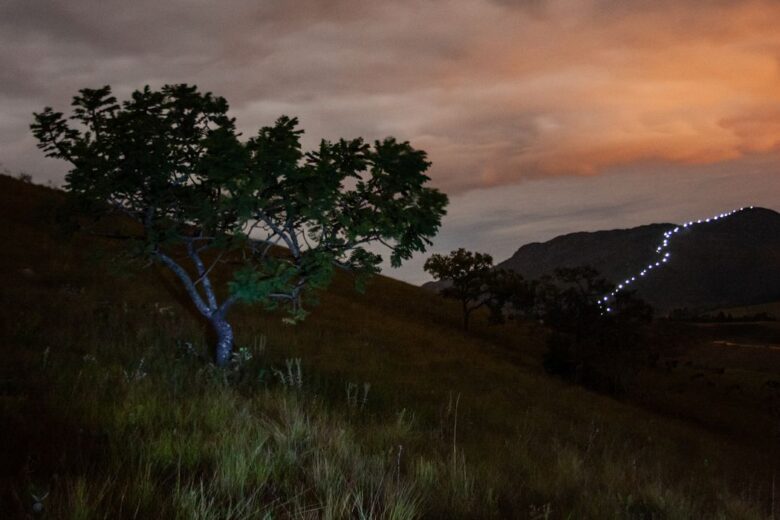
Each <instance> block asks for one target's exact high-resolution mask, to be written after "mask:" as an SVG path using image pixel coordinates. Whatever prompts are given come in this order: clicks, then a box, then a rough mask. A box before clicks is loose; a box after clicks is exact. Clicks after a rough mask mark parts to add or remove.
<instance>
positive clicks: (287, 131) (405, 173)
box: [32, 85, 447, 366]
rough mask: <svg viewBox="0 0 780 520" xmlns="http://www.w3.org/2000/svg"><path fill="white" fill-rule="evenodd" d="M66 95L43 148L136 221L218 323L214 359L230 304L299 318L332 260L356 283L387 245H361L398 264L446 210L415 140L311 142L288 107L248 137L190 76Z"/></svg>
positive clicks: (50, 114)
mask: <svg viewBox="0 0 780 520" xmlns="http://www.w3.org/2000/svg"><path fill="white" fill-rule="evenodd" d="M72 105H73V115H72V116H70V117H69V118H65V117H64V116H63V114H62V113H60V112H55V111H53V110H52V109H51V108H46V109H44V111H43V112H41V113H37V114H35V121H34V123H33V124H32V130H33V134H34V135H35V137H36V138H37V139H38V141H39V147H40V148H42V149H43V150H44V152H45V153H46V155H47V156H49V157H54V158H60V159H65V160H67V161H68V162H70V163H71V165H72V169H71V170H70V172H69V173H68V175H67V178H66V180H67V189H68V190H69V191H71V192H73V193H76V194H78V195H79V196H81V197H83V198H84V199H86V200H90V201H93V202H94V203H95V204H96V206H97V207H98V208H100V210H101V212H103V213H106V212H112V211H118V212H121V213H122V214H124V215H127V216H129V217H131V218H132V219H134V220H135V221H137V222H139V223H140V224H141V225H142V228H143V232H142V233H141V234H140V235H139V236H136V237H134V238H133V239H134V241H135V242H136V243H137V244H139V245H141V246H142V249H143V251H144V254H146V255H148V256H149V257H150V258H152V259H154V260H156V261H157V262H159V263H160V264H162V265H164V266H165V267H167V268H168V269H170V270H171V271H172V272H173V273H174V274H175V276H176V277H177V278H178V279H179V280H180V282H181V283H182V285H183V287H184V289H185V290H186V292H187V294H188V295H189V297H190V299H191V300H192V303H193V304H194V306H195V307H196V309H197V310H198V312H199V313H200V314H201V315H202V316H203V317H204V318H205V319H206V320H207V321H208V322H209V323H210V324H211V327H212V328H213V330H214V332H215V334H216V337H217V344H216V363H217V364H218V365H220V366H224V365H225V364H227V363H228V362H229V360H230V358H231V352H232V349H233V329H232V327H231V325H230V323H229V322H228V320H227V315H228V311H229V310H230V309H231V307H232V306H233V305H234V304H236V303H237V302H246V303H253V302H259V303H261V304H263V305H265V306H266V307H276V306H279V305H284V306H286V307H287V309H288V310H289V311H290V312H291V314H292V315H291V318H290V319H292V320H299V319H302V318H303V317H304V315H305V313H304V311H303V309H302V308H301V296H302V294H303V293H304V291H307V290H312V289H321V288H323V287H325V286H326V285H327V284H328V283H329V281H330V279H331V277H332V276H333V273H334V269H335V268H336V267H342V268H345V269H348V270H351V271H353V272H355V273H357V274H358V275H360V276H358V280H359V281H360V280H361V279H362V278H361V276H363V275H368V274H371V273H376V272H378V271H379V264H380V262H381V261H382V258H381V256H380V255H378V254H376V253H373V252H370V251H368V250H367V249H365V247H364V246H366V245H367V244H369V243H372V242H377V243H381V244H384V245H385V246H387V247H388V248H389V250H390V262H391V264H392V265H394V266H398V265H400V264H401V263H402V261H404V260H406V259H408V258H410V257H411V255H412V254H413V253H414V252H416V251H424V250H425V248H426V246H427V245H429V244H430V237H432V236H433V235H435V233H436V232H437V230H438V228H439V226H440V224H441V217H442V216H443V215H444V213H445V211H444V208H445V206H446V204H447V197H446V196H445V195H444V194H442V193H440V192H439V191H437V190H435V189H432V188H429V187H426V184H427V182H428V181H429V178H428V177H427V176H426V175H425V172H426V170H427V169H428V167H429V166H430V163H429V162H428V161H427V160H426V154H425V152H423V151H420V150H415V149H414V148H412V147H411V146H410V145H409V143H407V142H397V141H396V140H394V139H392V138H388V139H385V140H383V141H376V142H374V143H373V145H369V144H367V143H365V142H364V141H363V140H362V139H352V140H343V139H342V140H339V141H338V142H328V141H325V140H323V141H321V142H320V145H319V147H318V148H317V149H316V150H315V151H313V152H310V153H303V152H302V151H301V143H300V137H301V134H302V133H303V131H302V130H299V129H298V128H297V123H298V121H297V120H296V119H295V118H288V117H281V118H279V119H278V120H277V121H276V123H275V124H274V125H273V126H270V127H264V128H262V129H260V131H259V132H258V133H257V135H256V136H255V137H253V138H251V139H249V140H248V141H245V142H242V141H241V140H239V134H238V133H237V132H236V129H235V124H234V119H232V118H230V117H228V115H227V111H228V104H227V101H225V99H224V98H221V97H216V96H213V95H212V94H210V93H205V94H203V93H200V92H199V91H198V90H197V88H196V87H194V86H188V85H168V86H165V87H163V88H162V89H161V90H159V91H153V90H151V89H149V87H146V88H144V89H143V90H141V91H136V92H134V93H133V94H132V96H131V98H130V99H129V100H127V101H125V102H123V103H121V104H119V103H117V100H116V99H115V98H114V97H113V96H112V95H111V89H110V88H109V87H103V88H100V89H97V90H91V89H84V90H81V91H80V93H79V95H78V96H76V97H75V98H74V99H73V103H72ZM276 246H281V249H280V248H279V247H276ZM280 251H281V252H280ZM207 254H208V255H209V257H210V259H209V261H208V262H207V261H206V258H207V256H206V255H207ZM225 257H230V259H231V265H233V264H235V263H236V262H238V263H239V264H240V265H239V267H237V268H235V269H234V271H233V274H232V279H231V280H230V282H229V283H228V284H227V286H226V287H225V288H224V290H217V288H216V287H215V286H214V285H213V283H212V276H211V275H212V273H213V269H214V268H215V266H216V265H217V264H218V263H220V260H223V259H224V258H225ZM223 263H224V262H223ZM225 265H227V264H225ZM220 296H221V297H220Z"/></svg>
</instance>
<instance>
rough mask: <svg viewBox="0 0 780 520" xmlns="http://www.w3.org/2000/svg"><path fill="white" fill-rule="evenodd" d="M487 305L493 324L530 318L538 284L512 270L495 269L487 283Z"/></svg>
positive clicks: (489, 275)
mask: <svg viewBox="0 0 780 520" xmlns="http://www.w3.org/2000/svg"><path fill="white" fill-rule="evenodd" d="M485 292H486V296H485V298H486V300H485V301H486V305H487V307H488V308H489V309H490V320H491V321H492V322H493V323H504V322H505V321H506V319H507V317H510V318H518V317H528V316H529V315H531V314H532V311H533V306H534V303H535V301H536V300H535V295H536V283H535V282H534V281H528V280H526V279H525V278H523V276H522V275H521V274H520V273H517V272H515V271H512V270H511V269H501V268H495V269H493V270H492V271H491V272H490V273H489V274H488V275H487V277H486V282H485Z"/></svg>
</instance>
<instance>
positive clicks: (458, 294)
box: [424, 248, 493, 330]
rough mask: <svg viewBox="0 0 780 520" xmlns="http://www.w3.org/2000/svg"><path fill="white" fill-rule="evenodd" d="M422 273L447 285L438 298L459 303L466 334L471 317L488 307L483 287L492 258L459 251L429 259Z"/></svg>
mask: <svg viewBox="0 0 780 520" xmlns="http://www.w3.org/2000/svg"><path fill="white" fill-rule="evenodd" d="M424 269H425V270H426V271H428V272H429V273H430V274H431V276H433V277H434V279H436V280H442V281H446V282H449V284H450V285H448V286H447V287H445V288H444V289H442V290H441V292H440V294H441V295H442V296H444V297H445V298H452V299H455V300H458V301H460V303H461V309H462V311H463V330H468V329H469V317H470V316H471V313H472V312H474V311H475V310H477V309H479V308H480V307H483V306H484V305H487V303H488V301H487V296H488V294H489V293H488V287H487V283H488V277H489V276H490V273H491V270H492V269H493V257H492V256H490V255H488V254H486V253H474V252H471V251H466V250H465V249H463V248H460V249H457V250H455V251H452V252H450V254H449V255H446V256H444V255H439V254H434V255H431V256H430V257H429V258H428V259H427V260H426V261H425V265H424Z"/></svg>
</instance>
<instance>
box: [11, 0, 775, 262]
mask: <svg viewBox="0 0 780 520" xmlns="http://www.w3.org/2000/svg"><path fill="white" fill-rule="evenodd" d="M778 26H780V3H778V2H775V1H770V0H739V1H733V0H704V1H700V0H696V1H694V0H448V1H444V0H398V1H395V2H385V1H379V0H363V1H359V2H358V1H354V0H332V1H328V2H322V1H319V0H296V1H294V2H292V1H289V0H261V1H258V0H232V1H230V2H211V1H207V0H169V1H166V2H159V1H156V0H137V1H133V2H92V1H88V0H69V1H67V2H53V1H40V2H38V1H35V2H30V1H26V0H5V1H4V2H2V3H0V113H2V114H3V118H1V119H0V162H2V163H3V164H4V166H6V167H8V168H10V169H11V170H17V171H18V170H26V171H28V172H31V173H32V174H33V175H34V176H35V178H36V179H38V180H47V179H51V180H54V181H57V182H59V181H61V180H62V178H63V175H64V173H65V171H66V169H67V166H66V165H65V164H62V163H59V162H56V161H52V160H48V159H45V158H44V157H43V156H42V154H41V153H40V151H38V150H36V149H35V143H34V140H33V139H32V137H31V136H30V133H29V128H28V126H29V123H30V122H31V119H32V112H33V111H36V110H41V109H42V108H43V107H44V106H47V105H51V106H54V107H56V108H58V109H60V110H64V109H67V106H68V103H69V102H70V99H71V97H72V96H73V95H74V94H75V93H76V92H77V90H78V89H79V88H83V87H97V86H102V85H104V84H111V85H112V86H114V90H115V92H116V93H117V95H118V96H119V97H125V96H127V95H128V94H129V93H130V92H131V91H132V90H133V89H136V88H140V87H142V86H143V85H145V84H150V85H152V86H161V85H162V84H164V83H177V82H187V83H194V84H197V85H199V86H200V87H201V88H202V89H204V90H210V91H213V92H215V93H217V94H219V95H223V96H225V97H226V98H227V99H228V100H229V101H230V103H231V110H232V113H233V115H234V116H235V117H236V118H237V120H238V125H239V128H240V129H241V130H242V131H243V132H244V134H245V135H251V134H254V132H255V131H256V130H257V129H258V128H259V127H260V126H262V125H266V124H269V123H271V122H272V121H273V120H274V119H276V118H277V117H278V116H279V115H281V114H283V113H284V114H288V115H295V116H298V117H299V118H300V119H301V122H302V125H303V127H304V128H305V129H306V135H305V144H306V145H307V146H308V147H313V146H315V145H316V143H317V141H318V140H319V139H320V138H328V139H334V138H338V137H341V136H344V137H354V136H363V137H366V138H367V139H378V138H382V137H385V136H387V135H394V136H396V137H398V138H400V139H404V140H410V141H411V142H412V144H413V145H415V146H417V147H419V148H422V149H424V150H426V151H427V152H428V153H429V157H430V159H431V160H432V161H433V167H432V170H431V176H432V177H433V181H434V183H435V184H436V185H437V186H438V187H441V188H442V189H444V190H445V191H447V192H448V193H450V194H451V195H454V197H453V203H452V206H451V210H450V215H451V216H450V217H449V218H450V220H448V223H449V224H448V226H455V227H454V228H453V229H461V230H462V232H460V231H459V232H458V233H459V235H456V234H448V233H449V232H446V233H445V235H444V238H442V240H443V241H444V242H443V243H453V244H454V243H455V242H457V240H455V238H456V237H460V238H459V239H458V240H460V244H461V245H467V240H466V238H465V237H466V234H467V233H473V234H479V235H480V236H486V237H490V238H491V239H493V240H504V239H505V240H507V241H510V242H511V241H512V240H515V241H516V240H518V239H517V238H514V239H513V238H511V236H512V234H513V233H517V234H518V237H519V236H522V237H533V236H536V235H537V234H540V233H541V234H543V233H542V232H543V230H550V231H551V230H563V223H564V222H565V221H567V219H569V220H568V222H569V223H570V224H569V225H571V222H572V220H571V219H574V221H575V222H578V221H579V220H578V219H585V218H586V217H585V216H583V214H581V213H578V212H577V211H580V210H576V211H574V210H572V211H570V210H569V209H567V208H564V207H560V206H556V205H555V204H552V205H549V207H551V208H558V209H557V210H555V211H552V212H550V211H537V210H533V211H530V210H529V211H530V212H529V211H525V212H523V211H519V212H518V211H515V210H514V208H515V207H516V206H517V207H520V206H523V207H526V208H528V207H535V205H536V204H537V203H539V200H542V202H541V204H542V205H543V206H544V205H545V202H544V197H545V195H544V193H543V191H541V190H542V188H544V189H547V190H553V191H555V190H560V193H558V192H556V193H555V194H553V195H550V196H551V197H552V198H553V199H554V200H556V201H560V204H563V201H564V200H566V199H567V197H568V198H570V199H571V198H573V197H576V196H577V194H578V193H579V192H582V191H583V190H585V191H587V190H586V188H585V187H586V186H598V187H600V188H599V189H602V190H607V193H601V192H599V193H596V192H592V191H588V193H591V195H590V196H591V197H592V199H593V200H594V201H596V202H594V204H595V205H594V206H593V211H595V212H598V211H601V212H602V213H604V214H608V213H609V214H611V213H610V212H614V211H623V212H625V211H626V208H627V207H629V206H630V207H633V208H638V207H640V206H642V204H645V203H644V202H642V201H643V200H644V198H645V197H644V195H640V196H637V195H636V193H634V191H632V187H633V190H651V192H652V189H651V188H652V187H653V186H654V184H653V182H654V179H656V178H668V177H665V176H664V175H671V174H669V173H668V172H674V174H673V175H674V176H676V177H678V178H680V179H688V180H690V183H689V184H685V186H688V188H685V189H694V187H693V186H695V185H696V184H695V183H694V181H693V180H691V179H694V178H697V177H698V176H703V178H705V179H707V178H714V177H713V176H715V175H716V173H714V172H724V171H726V170H724V168H726V167H728V170H727V173H725V174H724V175H727V176H728V178H730V179H733V178H740V177H743V178H747V177H748V176H749V175H752V174H751V173H750V172H753V171H754V170H755V164H756V162H757V161H759V162H760V163H761V165H762V166H761V171H762V172H763V173H762V175H763V177H761V179H762V183H763V184H765V185H762V184H755V185H753V187H752V188H750V185H749V184H747V185H746V188H745V190H748V191H745V190H742V191H740V192H739V195H740V197H743V198H744V197H746V196H747V195H749V189H753V190H754V192H755V196H756V197H759V198H760V197H761V196H764V194H765V193H767V192H768V193H773V192H774V193H775V194H778V192H780V186H778V181H777V180H775V184H774V185H773V186H771V184H772V182H771V181H772V179H778V177H777V169H778V166H780V147H778V143H780V88H778V86H779V85H780V67H779V65H780V32H778V31H777V27H778ZM662 172H667V173H662ZM772 172H774V177H773V176H772V175H773V173H772ZM751 178H753V179H755V177H751ZM604 179H611V180H610V181H609V182H605V181H604ZM617 179H625V180H622V181H620V182H618V181H617ZM629 180H631V181H630V182H629ZM686 182H687V181H686ZM696 182H698V181H696ZM617 185H620V186H621V188H620V189H619V190H616V191H615V193H614V200H613V197H612V195H610V193H611V192H610V190H611V189H612V187H613V186H617ZM529 186H534V187H535V188H534V189H533V190H531V189H530V188H529ZM526 189H528V190H530V191H531V192H533V193H535V194H536V195H535V198H532V199H530V200H529V199H527V198H525V197H523V196H521V195H518V194H522V193H524V191H525V190H526ZM536 190H540V191H536ZM509 193H511V194H514V195H513V197H514V199H511V198H506V196H505V194H509ZM652 193H653V196H652V197H651V199H652V201H651V202H648V203H647V204H651V205H652V204H655V205H659V206H663V205H664V203H665V202H664V200H663V198H662V194H661V193H658V192H652ZM713 196H714V195H713ZM513 200H514V202H513ZM719 200H720V199H719ZM493 201H500V204H498V205H495V207H494V204H493ZM474 204H476V205H477V206H479V208H481V209H479V211H477V209H474V208H476V206H473V205H474ZM513 204H514V206H513ZM626 204H628V205H629V206H626ZM697 204H699V206H701V207H703V206H702V204H703V202H701V201H699V202H697ZM468 208H472V209H468ZM610 208H612V209H610ZM716 209H717V208H716ZM493 210H494V211H495V212H494V213H491V211H493ZM556 211H557V212H556ZM458 219H465V221H468V222H469V224H468V225H466V226H465V227H462V228H458V227H457V226H458V224H457V222H458ZM587 220H588V221H589V222H593V224H594V225H596V223H597V222H598V221H597V220H593V219H592V218H590V217H588V218H587ZM629 220H630V219H626V220H625V222H626V223H628V222H629ZM518 226H519V227H518ZM523 226H526V227H525V228H524V227H523ZM531 230H536V231H535V232H531ZM501 237H505V238H501ZM479 243H481V242H479ZM518 245H519V244H518ZM513 247H514V246H513Z"/></svg>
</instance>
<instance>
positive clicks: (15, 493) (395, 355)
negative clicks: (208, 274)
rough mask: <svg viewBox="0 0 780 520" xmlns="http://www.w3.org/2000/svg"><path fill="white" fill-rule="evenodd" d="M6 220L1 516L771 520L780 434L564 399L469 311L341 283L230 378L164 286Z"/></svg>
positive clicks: (54, 203) (636, 403)
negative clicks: (465, 326)
mask: <svg viewBox="0 0 780 520" xmlns="http://www.w3.org/2000/svg"><path fill="white" fill-rule="evenodd" d="M0 199H1V200H0V239H2V243H4V244H8V245H9V246H8V247H6V250H5V251H4V255H3V257H2V260H0V283H2V287H3V290H2V292H0V302H2V308H3V313H2V317H0V320H1V321H0V326H1V328H0V332H1V333H2V334H1V335H0V337H1V338H2V343H1V345H2V346H1V347H0V348H1V349H2V356H3V363H2V364H0V446H1V448H0V500H2V502H1V503H0V506H2V507H3V512H5V513H6V515H5V516H2V515H0V517H3V518H5V517H8V518H16V517H18V518H27V517H33V516H34V513H33V508H34V507H36V497H37V498H38V499H40V500H39V501H38V503H39V504H41V505H40V506H37V507H42V509H43V512H42V513H40V514H37V515H35V516H38V517H45V518H57V519H59V518H63V519H67V518H112V519H114V518H118V519H122V518H202V519H211V518H214V519H216V518H398V519H404V518H502V517H503V518H577V519H579V518H647V519H650V518H769V517H770V514H771V508H772V498H771V497H772V490H771V482H772V475H773V471H774V468H776V467H777V462H778V460H780V457H778V453H777V451H776V449H774V448H773V447H772V446H774V445H776V444H773V443H774V441H776V440H777V437H774V436H773V435H774V433H773V432H772V431H771V429H770V430H769V431H766V430H764V431H760V432H741V431H739V432H737V433H735V432H733V431H729V430H727V429H724V428H721V427H719V426H718V423H717V421H709V422H708V420H707V418H706V417H702V416H697V415H696V413H698V412H697V410H698V409H697V408H696V406H694V405H689V404H688V403H686V400H685V399H683V398H680V399H677V400H676V401H675V399H676V398H673V399H671V401H672V402H671V403H664V402H663V401H662V400H661V399H660V397H658V396H657V395H656V396H655V397H653V395H649V396H645V400H644V401H643V400H642V399H640V398H639V397H638V396H637V397H636V399H629V400H624V401H617V400H615V399H611V398H609V397H606V396H602V395H598V394H594V393H591V392H587V391H585V390H583V389H581V388H578V387H574V386H571V385H568V384H565V383H563V382H561V381H558V380H556V379H552V378H550V377H548V376H546V375H545V374H544V373H543V372H542V371H541V370H540V368H539V356H540V353H541V350H542V345H543V337H544V331H543V330H541V329H540V328H539V327H536V326H534V325H531V324H524V325H521V326H517V325H512V326H504V327H491V326H489V325H488V324H487V323H486V321H485V320H484V317H477V319H476V320H475V323H474V331H473V332H472V333H470V334H469V335H465V334H463V333H462V332H461V330H460V321H459V319H460V316H459V314H458V309H457V307H456V306H454V305H451V304H450V302H446V301H443V300H440V299H439V298H438V297H436V296H435V295H432V294H429V293H428V292H426V291H424V290H420V289H418V288H416V287H412V286H410V285H407V284H404V283H402V282H398V281H395V280H391V279H387V278H382V277H378V278H376V279H375V280H374V281H373V282H372V283H371V284H370V285H369V287H368V290H367V292H366V294H364V295H357V294H356V293H355V292H354V291H353V290H352V289H351V287H350V286H351V281H350V280H349V279H348V277H347V276H340V277H339V278H338V279H337V280H336V281H335V283H334V285H333V287H332V288H331V289H330V290H329V291H328V292H326V293H324V294H323V295H322V297H321V302H320V305H319V306H318V307H316V308H313V312H312V315H311V316H310V317H309V318H307V320H306V322H304V323H303V324H301V325H297V326H294V327H291V326H287V325H284V324H282V323H281V321H280V319H279V316H276V315H274V314H271V313H268V312H265V311H262V310H261V309H258V308H240V309H238V311H237V312H236V313H234V314H233V316H232V321H233V322H234V325H235V329H236V332H237V341H238V344H239V345H240V346H243V347H244V348H245V349H246V350H245V351H244V352H245V354H246V355H245V356H244V362H243V363H241V364H240V366H236V367H234V369H232V370H228V371H219V370H216V369H214V368H212V367H211V366H210V365H209V364H208V363H206V362H204V361H203V359H202V358H203V356H205V352H206V348H205V344H206V343H207V338H206V330H205V328H204V326H203V324H202V323H200V322H199V321H198V320H197V319H196V318H195V317H194V316H193V314H192V313H191V312H190V310H189V307H188V306H187V305H186V300H185V299H184V298H183V296H182V294H181V292H180V291H179V289H178V287H177V286H176V285H175V283H174V282H173V280H172V279H171V278H170V277H169V276H168V275H167V273H165V272H164V271H161V270H155V269H153V268H150V269H145V270H139V269H137V268H131V267H129V266H124V267H121V265H120V267H121V268H117V267H112V268H109V267H106V266H105V263H104V262H103V260H104V259H105V258H106V257H109V256H113V253H112V251H114V249H113V248H114V247H115V246H114V245H112V244H110V243H108V242H100V241H98V240H97V239H95V238H90V237H87V236H74V237H68V236H66V235H64V234H63V233H62V232H61V230H60V229H59V227H58V224H57V207H58V206H59V205H60V204H61V200H62V196H61V194H59V193H57V192H54V191H52V190H46V189H44V188H41V187H36V186H32V185H28V184H21V183H18V182H14V181H11V180H10V179H6V178H0ZM689 354H690V352H689ZM296 359H300V364H298V362H296V361H295V360H296ZM680 370H682V369H680ZM745 370H747V369H745ZM678 373H680V372H679V371H675V372H670V374H671V375H669V374H666V375H664V374H665V373H664V372H663V371H659V373H658V374H655V373H650V374H648V375H647V376H645V377H648V378H649V382H648V383H647V384H648V385H653V384H657V385H659V386H658V388H666V387H664V386H663V385H666V384H667V383H668V384H669V385H673V384H674V382H673V381H672V382H667V381H666V380H665V379H663V377H667V376H668V377H676V376H677V374H678ZM279 374H281V377H280V375H279ZM290 376H292V377H290ZM680 377H683V376H680ZM767 377H769V376H767ZM698 384H699V383H698V381H697V382H695V383H690V382H689V383H686V385H687V386H685V393H684V395H689V394H693V393H694V390H695V389H696V388H697V387H696V386H695V385H698ZM659 393H660V392H659ZM708 395H711V396H712V399H713V401H714V400H715V398H716V397H717V396H716V394H714V393H712V392H711V393H710V394H708ZM741 413H742V415H741V416H740V415H739V410H738V407H737V409H736V410H735V411H734V414H735V415H734V416H729V417H727V418H721V419H723V420H724V421H727V422H728V423H729V424H733V423H739V420H740V418H745V417H747V418H749V419H750V420H753V419H756V420H759V419H760V420H761V421H764V422H761V423H757V424H762V425H765V424H769V425H771V424H772V422H771V418H772V416H771V414H769V413H768V412H767V413H763V414H762V412H761V409H759V408H756V409H754V408H749V411H744V410H743V411H742V412H741ZM751 414H752V415H751ZM773 450H774V451H773ZM778 491H780V490H778ZM44 496H45V497H46V498H45V499H44V498H42V497H44ZM774 507H775V511H777V509H778V506H777V505H775V506H774Z"/></svg>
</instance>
